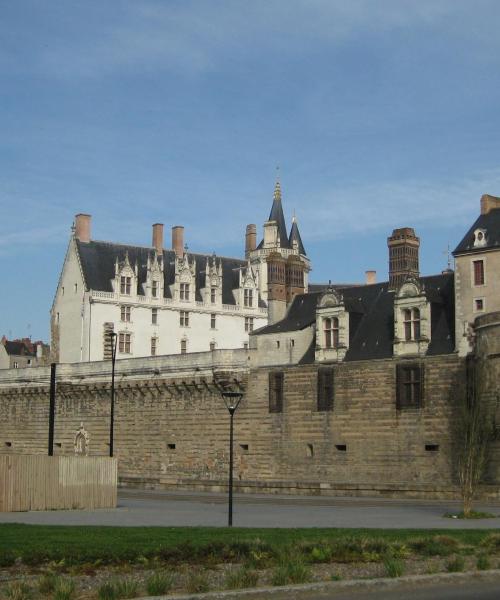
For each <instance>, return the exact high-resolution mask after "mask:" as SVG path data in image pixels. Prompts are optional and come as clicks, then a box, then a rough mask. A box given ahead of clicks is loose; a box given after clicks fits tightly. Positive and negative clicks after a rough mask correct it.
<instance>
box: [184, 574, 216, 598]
mask: <svg viewBox="0 0 500 600" xmlns="http://www.w3.org/2000/svg"><path fill="white" fill-rule="evenodd" d="M186 589H187V591H188V592H189V593H190V594H201V593H203V592H208V590H209V589H210V583H209V582H208V578H207V576H206V574H205V573H204V572H203V571H191V573H190V574H189V577H188V579H187V582H186Z"/></svg>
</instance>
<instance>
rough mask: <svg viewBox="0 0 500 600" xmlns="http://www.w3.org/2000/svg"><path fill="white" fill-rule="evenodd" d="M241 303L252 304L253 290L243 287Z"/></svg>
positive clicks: (248, 305)
mask: <svg viewBox="0 0 500 600" xmlns="http://www.w3.org/2000/svg"><path fill="white" fill-rule="evenodd" d="M243 303H244V305H245V306H247V307H250V308H251V307H252V306H253V290H251V289H245V290H244V294H243Z"/></svg>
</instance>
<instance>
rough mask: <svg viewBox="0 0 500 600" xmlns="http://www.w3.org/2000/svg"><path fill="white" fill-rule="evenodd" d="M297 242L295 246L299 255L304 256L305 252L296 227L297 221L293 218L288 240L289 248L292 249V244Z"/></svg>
mask: <svg viewBox="0 0 500 600" xmlns="http://www.w3.org/2000/svg"><path fill="white" fill-rule="evenodd" d="M294 241H296V242H297V246H298V248H299V253H300V254H303V255H304V256H306V251H305V250H304V244H303V243H302V238H301V237H300V232H299V226H298V225H297V220H296V219H295V217H293V220H292V228H291V229H290V237H289V238H288V244H289V246H290V248H293V242H294Z"/></svg>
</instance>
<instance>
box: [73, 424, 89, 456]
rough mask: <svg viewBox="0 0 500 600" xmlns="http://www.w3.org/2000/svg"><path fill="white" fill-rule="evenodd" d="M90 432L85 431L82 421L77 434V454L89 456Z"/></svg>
mask: <svg viewBox="0 0 500 600" xmlns="http://www.w3.org/2000/svg"><path fill="white" fill-rule="evenodd" d="M89 441H90V438H89V434H88V433H87V431H85V429H84V427H83V423H80V429H79V430H78V431H77V432H76V436H75V454H78V455H80V456H88V453H89Z"/></svg>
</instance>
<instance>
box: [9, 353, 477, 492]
mask: <svg viewBox="0 0 500 600" xmlns="http://www.w3.org/2000/svg"><path fill="white" fill-rule="evenodd" d="M247 361H248V353H246V352H245V351H232V352H229V351H228V352H226V351H216V352H212V353H210V352H207V353H201V354H199V355H195V356H192V355H191V356H190V355H186V356H176V357H155V358H151V359H131V360H130V361H125V360H124V361H120V362H119V363H117V367H119V369H118V368H117V378H116V406H115V440H114V443H115V455H116V457H117V458H118V465H119V467H118V469H119V479H120V482H121V484H122V485H135V486H140V487H155V488H163V487H169V488H172V487H176V488H179V489H207V490H221V489H224V487H225V485H226V481H227V468H228V443H229V416H228V413H227V410H226V408H225V407H224V404H223V401H222V399H221V396H220V389H219V386H218V383H217V382H214V374H215V378H216V380H218V378H219V376H221V375H222V376H223V378H224V379H225V380H226V382H227V381H229V382H232V384H233V385H234V386H236V387H241V388H244V389H245V390H246V393H245V396H244V399H243V401H242V404H241V406H240V408H239V409H238V412H237V413H236V416H235V483H236V485H237V487H238V489H240V490H242V491H261V492H270V493H281V492H282V493H287V492H288V493H314V494H366V495H373V494H377V493H379V494H383V495H390V496H401V495H407V496H414V497H430V496H434V497H438V496H441V497H442V496H448V497H451V496H452V495H454V494H456V488H455V487H454V464H453V456H454V453H453V440H452V437H453V431H452V424H453V410H454V405H455V403H456V402H457V399H458V394H462V393H464V391H465V363H464V360H463V359H460V358H458V357H456V356H455V355H448V356H440V357H428V358H425V359H422V363H423V364H424V366H425V392H424V404H423V407H422V408H420V409H406V410H399V411H398V410H396V365H395V362H394V361H392V360H378V361H367V362H358V363H343V364H338V365H335V367H334V382H335V396H334V407H333V410H332V411H328V412H318V410H317V369H318V367H317V366H316V365H307V366H302V367H287V368H283V369H282V370H283V372H284V403H283V412H281V413H269V397H268V392H269V390H268V386H269V383H268V382H269V369H268V368H259V369H251V370H250V369H248V368H247V367H246V364H247ZM128 363H130V364H128ZM109 367H110V365H109V362H108V363H88V364H79V365H61V366H59V370H58V375H59V384H58V388H57V414H56V428H55V442H56V447H55V453H56V455H57V454H73V453H74V452H75V445H76V440H77V435H78V433H79V432H81V431H82V429H83V431H84V432H85V434H86V436H87V442H86V448H85V451H86V452H88V454H89V455H106V454H107V453H108V449H109V447H108V441H109V412H110V411H109V409H110V377H109ZM30 375H31V377H32V380H28V379H27V374H26V373H24V374H23V373H22V372H19V373H14V374H13V373H12V372H11V371H9V373H8V374H6V373H4V374H2V375H1V376H0V453H35V454H36V453H45V452H46V451H47V430H48V404H49V402H48V397H49V387H48V377H49V371H48V369H32V370H30ZM426 448H427V449H426Z"/></svg>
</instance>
